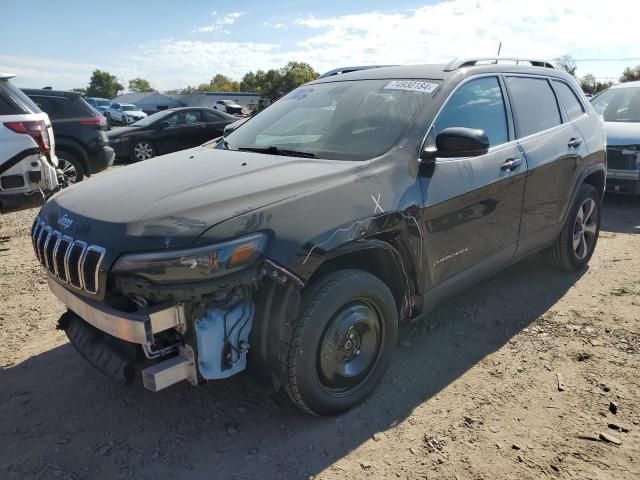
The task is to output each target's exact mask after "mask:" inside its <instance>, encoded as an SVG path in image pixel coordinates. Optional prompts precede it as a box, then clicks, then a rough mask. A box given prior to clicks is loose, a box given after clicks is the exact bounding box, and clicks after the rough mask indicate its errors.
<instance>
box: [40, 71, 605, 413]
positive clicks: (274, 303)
mask: <svg viewBox="0 0 640 480" xmlns="http://www.w3.org/2000/svg"><path fill="white" fill-rule="evenodd" d="M476 63H477V62H476V61H473V60H471V61H454V62H452V63H451V64H449V65H422V66H401V67H386V68H373V69H367V70H362V71H356V72H353V73H348V74H343V75H339V76H332V77H327V78H323V79H319V80H316V81H314V82H311V83H309V84H306V85H304V86H302V87H300V88H298V89H296V90H294V91H293V92H291V93H289V94H288V95H286V96H284V97H283V98H282V99H280V100H279V101H277V102H276V103H274V104H272V105H271V106H269V107H268V108H267V109H265V110H264V111H262V112H260V113H259V114H257V115H256V116H254V117H253V118H251V119H250V120H249V121H247V122H245V123H243V124H242V125H241V126H239V127H238V128H237V129H236V130H235V131H233V132H231V133H229V134H228V135H227V136H226V137H225V138H221V139H217V140H216V141H214V142H210V143H209V144H205V145H203V146H201V147H198V148H194V149H191V150H186V151H182V152H177V153H175V154H170V155H166V156H162V157H158V158H157V159H154V160H153V161H151V162H144V163H142V164H137V165H132V166H128V167H126V168H122V169H118V170H117V171H114V172H112V173H108V174H105V175H102V176H101V177H100V178H97V179H95V180H94V181H92V182H90V183H89V184H87V185H78V186H75V187H74V188H73V189H69V190H68V191H64V192H61V193H59V194H58V195H56V196H55V197H53V198H52V199H51V200H50V201H49V202H47V204H46V205H45V206H44V207H43V208H42V210H41V211H40V213H39V215H38V218H37V219H36V222H35V223H34V230H33V239H34V246H35V250H36V254H37V255H38V257H39V259H40V260H41V261H42V263H43V264H44V265H45V266H46V267H47V269H48V271H49V285H50V287H51V289H52V290H53V292H54V293H55V294H56V295H57V296H58V297H59V298H60V299H61V300H62V301H63V302H64V303H65V304H66V305H67V306H68V307H69V311H68V312H67V313H66V314H65V315H63V317H62V318H61V321H60V324H61V327H62V328H64V329H65V330H66V332H67V334H68V336H69V338H70V339H71V341H72V342H73V344H74V345H75V346H76V348H77V349H78V350H79V351H80V353H81V354H82V355H83V356H84V357H85V358H86V359H87V360H88V361H89V362H91V363H92V364H93V365H95V366H97V367H98V368H100V369H101V370H102V371H104V372H105V373H107V374H108V375H110V376H112V377H114V378H116V379H119V380H121V381H124V382H131V381H133V379H134V378H135V376H136V373H137V372H138V371H139V370H140V369H142V377H143V381H144V384H145V386H146V387H147V388H150V389H152V390H159V389H161V388H164V387H165V386H168V385H171V384H173V383H175V382H176V381H179V380H183V379H186V380H189V381H190V382H191V383H193V384H197V383H200V382H203V381H204V380H208V379H219V378H226V377H228V376H230V375H233V374H235V373H237V372H239V371H241V370H244V369H245V368H247V369H248V371H249V373H250V374H251V375H252V376H253V377H254V378H256V379H258V380H261V381H262V382H263V383H265V384H268V385H270V386H271V387H273V388H276V389H277V388H280V387H284V388H285V389H286V391H287V392H288V393H289V395H290V397H291V398H292V399H293V401H294V402H295V403H296V404H297V405H298V406H300V407H301V408H303V409H305V410H306V411H309V412H311V413H314V414H335V413H339V412H341V411H344V410H346V409H348V408H350V407H351V406H353V405H355V404H357V403H358V402H360V401H362V400H363V399H364V398H365V397H366V396H367V395H368V394H369V393H370V392H371V391H372V390H373V388H374V387H375V385H376V384H377V382H378V381H379V380H380V378H381V377H382V375H383V373H384V371H385V369H386V366H387V365H388V363H389V359H390V355H391V351H392V348H393V345H394V344H395V341H396V334H397V327H398V323H399V321H402V320H404V319H408V318H412V317H416V316H418V315H420V314H423V313H426V312H428V311H429V310H430V309H432V308H433V307H434V306H435V305H437V304H438V303H439V302H440V301H442V300H443V299H445V298H446V297H448V296H450V295H452V294H454V293H456V292H458V291H460V290H461V289H463V288H465V287H467V286H469V285H470V284H473V283H474V282H477V281H478V280H480V279H482V278H484V277H486V276H488V275H490V274H492V273H494V272H496V271H497V270H500V269H502V268H504V267H505V266H507V265H509V264H511V263H513V262H516V261H518V260H519V259H521V258H522V257H524V256H526V255H529V254H531V253H533V252H536V251H540V250H544V249H547V254H548V258H549V260H550V261H551V263H552V264H554V265H556V266H558V267H560V268H563V269H566V270H576V269H579V268H582V267H583V266H584V265H585V264H586V263H587V262H588V261H589V258H590V257H591V255H592V253H593V250H594V248H595V245H596V241H597V237H598V231H599V224H600V200H601V198H602V194H603V191H604V185H605V179H606V155H605V148H604V130H603V123H602V120H601V119H600V118H599V116H598V115H596V114H595V112H594V111H593V109H592V107H591V106H590V104H589V102H588V101H587V100H586V98H585V97H584V95H583V94H582V92H581V90H580V88H579V87H578V86H577V84H576V82H575V80H574V79H573V78H572V77H570V76H569V75H567V74H565V73H563V72H560V71H558V70H555V69H552V68H548V67H545V66H539V67H538V66H529V67H525V66H516V65H513V66H509V65H501V64H485V65H477V64H476ZM533 63H536V64H538V62H533ZM539 64H540V65H547V64H545V63H539Z"/></svg>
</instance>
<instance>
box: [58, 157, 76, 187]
mask: <svg viewBox="0 0 640 480" xmlns="http://www.w3.org/2000/svg"><path fill="white" fill-rule="evenodd" d="M58 168H59V169H60V170H61V171H62V174H63V175H64V178H65V179H66V180H67V183H68V184H73V183H76V182H77V181H78V171H77V170H76V167H75V165H74V164H73V163H71V162H70V161H69V160H66V159H64V158H60V157H58Z"/></svg>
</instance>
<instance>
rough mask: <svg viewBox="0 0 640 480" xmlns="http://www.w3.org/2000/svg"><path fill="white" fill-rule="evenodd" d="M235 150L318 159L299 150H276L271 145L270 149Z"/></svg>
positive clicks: (245, 148) (246, 148) (314, 155)
mask: <svg viewBox="0 0 640 480" xmlns="http://www.w3.org/2000/svg"><path fill="white" fill-rule="evenodd" d="M237 150H240V151H241V152H255V153H266V154H268V155H282V156H284V157H302V158H317V157H318V156H317V155H316V154H315V153H311V152H302V151H299V150H288V149H284V148H278V147H276V146H273V145H272V146H270V147H238V149H237Z"/></svg>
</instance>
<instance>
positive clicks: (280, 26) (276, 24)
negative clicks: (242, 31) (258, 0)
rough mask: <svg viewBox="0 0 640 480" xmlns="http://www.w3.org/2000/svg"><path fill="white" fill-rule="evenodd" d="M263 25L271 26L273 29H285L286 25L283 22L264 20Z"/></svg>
mask: <svg viewBox="0 0 640 480" xmlns="http://www.w3.org/2000/svg"><path fill="white" fill-rule="evenodd" d="M262 26H263V27H267V28H273V29H275V30H286V29H287V25H286V24H285V23H283V22H264V23H263V24H262Z"/></svg>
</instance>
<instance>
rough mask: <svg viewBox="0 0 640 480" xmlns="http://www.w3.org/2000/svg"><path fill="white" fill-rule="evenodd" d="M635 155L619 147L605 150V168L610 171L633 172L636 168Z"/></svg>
mask: <svg viewBox="0 0 640 480" xmlns="http://www.w3.org/2000/svg"><path fill="white" fill-rule="evenodd" d="M637 155H640V153H635V152H633V151H632V150H629V149H622V148H619V147H608V148H607V168H610V169H612V170H635V169H636V168H637V166H636V165H637V164H636V156H637Z"/></svg>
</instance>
